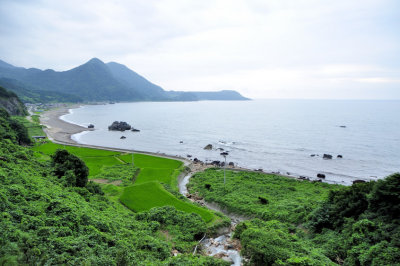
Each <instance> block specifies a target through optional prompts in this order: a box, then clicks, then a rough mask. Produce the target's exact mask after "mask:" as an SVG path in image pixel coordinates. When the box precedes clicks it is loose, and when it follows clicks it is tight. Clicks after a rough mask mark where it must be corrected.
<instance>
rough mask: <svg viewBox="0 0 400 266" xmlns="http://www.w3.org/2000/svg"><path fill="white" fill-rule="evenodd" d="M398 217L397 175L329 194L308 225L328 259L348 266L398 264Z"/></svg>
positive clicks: (399, 192)
mask: <svg viewBox="0 0 400 266" xmlns="http://www.w3.org/2000/svg"><path fill="white" fill-rule="evenodd" d="M399 218H400V174H399V173H397V174H393V175H391V176H388V177H387V178H386V179H383V180H379V181H377V182H369V183H361V184H354V185H352V186H351V187H346V188H344V189H342V190H340V191H332V192H331V193H330V195H329V198H328V199H327V200H326V201H325V202H324V203H323V204H322V205H321V206H320V207H319V208H318V209H316V210H315V211H314V213H313V215H312V216H311V219H310V221H309V223H310V228H312V229H313V231H314V232H315V240H314V241H315V242H316V243H318V244H324V245H325V248H326V250H328V252H327V255H329V257H330V258H331V259H333V258H334V257H338V258H341V260H343V261H344V263H345V264H348V265H399V264H400V219H399ZM326 240H328V241H326ZM324 242H325V243H324Z"/></svg>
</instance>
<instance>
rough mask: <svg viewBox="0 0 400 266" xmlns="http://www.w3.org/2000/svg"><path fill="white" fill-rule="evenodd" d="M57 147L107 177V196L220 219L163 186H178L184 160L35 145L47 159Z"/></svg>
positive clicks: (139, 206) (142, 207) (143, 207)
mask: <svg viewBox="0 0 400 266" xmlns="http://www.w3.org/2000/svg"><path fill="white" fill-rule="evenodd" d="M57 149H66V150H68V151H69V152H70V153H72V154H74V155H76V156H78V157H79V158H81V160H83V161H84V162H85V164H86V165H87V166H88V168H89V179H101V180H108V181H109V182H110V183H107V182H105V183H104V184H102V187H103V191H104V192H105V193H106V195H107V197H108V198H109V199H110V200H112V201H114V202H120V203H122V204H123V205H124V206H125V207H127V208H128V209H130V210H132V211H134V212H141V211H147V210H150V209H151V208H153V207H161V206H166V205H171V206H174V207H175V208H176V209H178V210H181V211H184V212H187V213H197V214H199V215H200V216H201V217H202V218H203V220H204V221H205V222H207V223H210V224H211V223H212V224H214V223H215V221H216V220H218V219H219V218H218V217H217V216H216V215H215V214H214V213H213V212H211V211H210V210H208V209H205V208H202V207H199V206H196V205H194V204H192V203H190V202H187V201H184V200H182V199H179V198H177V197H176V196H175V195H173V194H172V193H170V192H169V191H167V190H166V189H165V188H164V186H163V184H166V185H168V186H169V187H171V188H172V189H173V190H178V188H177V178H178V176H179V174H180V173H181V172H182V170H183V168H184V166H183V163H182V162H181V161H178V160H173V159H168V158H162V157H155V156H150V155H146V154H136V153H135V154H133V158H132V154H131V153H121V152H116V151H108V150H101V149H93V148H85V147H75V146H65V145H60V144H56V143H52V142H47V143H43V144H37V145H36V146H35V147H33V150H34V151H36V152H37V153H40V154H41V155H42V156H44V157H47V159H48V158H49V157H50V155H51V154H53V153H54V152H55V151H56V150H57ZM132 159H133V160H132ZM132 161H133V165H132ZM116 180H121V181H122V182H121V184H119V185H115V184H114V183H111V182H113V181H116Z"/></svg>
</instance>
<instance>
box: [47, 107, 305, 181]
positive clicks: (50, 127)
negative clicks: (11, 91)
mask: <svg viewBox="0 0 400 266" xmlns="http://www.w3.org/2000/svg"><path fill="white" fill-rule="evenodd" d="M83 105H84V104H73V105H69V106H63V107H57V108H55V109H50V110H48V111H45V112H43V113H42V114H41V115H40V118H39V119H40V123H41V124H42V125H44V126H46V127H45V128H43V131H44V132H45V133H46V136H47V138H48V139H49V140H51V141H52V142H54V143H57V144H63V145H69V146H76V147H85V148H92V149H101V150H109V151H118V152H126V153H139V154H146V155H151V156H157V157H162V158H168V159H174V160H179V161H181V162H183V163H184V165H185V166H189V167H190V168H191V172H193V173H195V172H198V171H204V170H206V169H208V168H218V167H216V166H213V165H209V164H203V165H202V164H200V163H195V162H194V161H192V160H189V159H187V158H185V157H182V156H175V155H169V154H165V153H156V152H148V151H140V150H133V149H121V148H113V147H106V146H97V145H89V144H82V143H79V142H77V141H75V140H73V139H72V135H74V134H78V133H81V132H85V131H92V130H93V129H88V128H85V127H82V126H80V125H77V124H73V123H70V122H67V121H64V120H62V119H61V118H60V117H61V116H63V115H65V114H68V113H69V110H70V109H76V108H79V107H81V106H83ZM219 168H220V169H223V167H219ZM226 169H227V170H233V171H245V172H256V173H264V174H270V175H276V176H281V177H286V178H291V179H298V177H296V176H290V175H283V174H278V173H274V172H264V171H257V170H253V169H248V168H244V167H238V166H233V167H232V166H228V167H226Z"/></svg>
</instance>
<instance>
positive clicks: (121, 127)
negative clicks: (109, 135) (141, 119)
mask: <svg viewBox="0 0 400 266" xmlns="http://www.w3.org/2000/svg"><path fill="white" fill-rule="evenodd" d="M131 128H132V127H131V125H129V124H128V123H126V122H123V121H121V122H118V121H114V122H113V123H112V124H111V126H109V127H108V130H116V131H125V130H130V129H131Z"/></svg>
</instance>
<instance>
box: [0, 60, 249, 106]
mask: <svg viewBox="0 0 400 266" xmlns="http://www.w3.org/2000/svg"><path fill="white" fill-rule="evenodd" d="M0 78H6V79H13V80H16V81H17V82H19V83H21V84H26V86H27V87H30V88H35V89H34V91H36V92H43V91H49V92H50V91H51V92H55V93H59V94H60V93H61V94H64V95H72V96H75V97H77V98H80V99H82V101H86V102H93V101H94V102H95V101H198V100H248V98H245V97H243V96H242V95H240V93H238V92H236V91H226V90H225V91H219V92H179V91H165V90H164V89H163V88H162V87H160V86H158V85H156V84H154V83H152V82H150V81H149V80H147V79H146V78H144V77H143V76H141V75H139V74H138V73H136V72H135V71H133V70H131V69H129V68H128V67H127V66H125V65H123V64H119V63H116V62H109V63H104V62H103V61H101V60H100V59H98V58H92V59H90V60H89V61H87V62H86V63H84V64H82V65H79V66H77V67H75V68H72V69H69V70H66V71H54V70H52V69H46V70H40V69H37V68H29V69H26V68H23V67H15V66H13V65H11V64H8V63H6V62H4V61H1V60H0ZM10 89H11V90H12V88H10Z"/></svg>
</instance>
